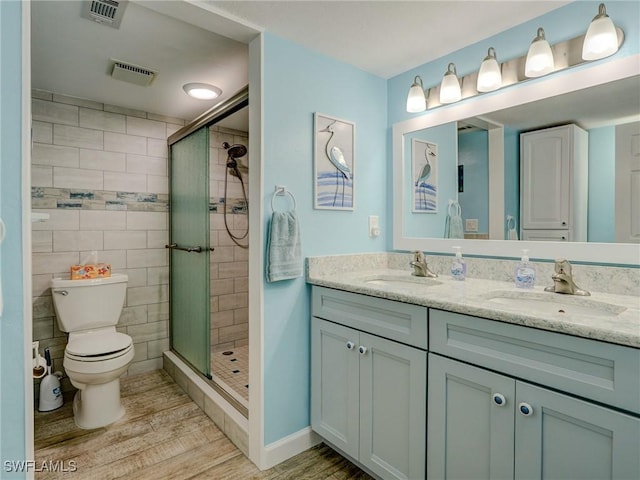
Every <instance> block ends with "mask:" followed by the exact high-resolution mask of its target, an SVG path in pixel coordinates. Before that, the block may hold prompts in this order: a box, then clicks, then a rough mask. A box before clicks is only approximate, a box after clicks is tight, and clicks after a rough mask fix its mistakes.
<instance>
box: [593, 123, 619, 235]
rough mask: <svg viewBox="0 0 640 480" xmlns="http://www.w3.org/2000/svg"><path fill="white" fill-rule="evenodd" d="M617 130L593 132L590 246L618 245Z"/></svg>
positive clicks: (604, 128)
mask: <svg viewBox="0 0 640 480" xmlns="http://www.w3.org/2000/svg"><path fill="white" fill-rule="evenodd" d="M615 151H616V128H615V127H611V126H610V127H601V128H592V129H591V130H589V207H588V208H589V216H588V218H587V240H588V241H589V242H606V243H610V242H615V240H616V229H615V203H616V196H615V187H616V178H615V177H616V156H615Z"/></svg>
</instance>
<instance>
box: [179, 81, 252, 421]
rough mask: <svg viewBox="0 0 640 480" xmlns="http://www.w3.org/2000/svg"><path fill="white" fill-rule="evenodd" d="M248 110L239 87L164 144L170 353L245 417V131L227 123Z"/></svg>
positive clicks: (235, 123) (246, 232) (246, 273)
mask: <svg viewBox="0 0 640 480" xmlns="http://www.w3.org/2000/svg"><path fill="white" fill-rule="evenodd" d="M247 105H248V90H247V89H244V90H243V91H241V92H239V93H238V94H236V95H235V96H234V97H233V98H231V99H230V100H228V101H226V102H224V103H223V104H221V105H219V106H217V107H214V108H213V109H212V110H210V111H209V112H207V113H205V114H203V115H202V116H201V117H199V118H198V119H196V120H195V121H194V122H193V123H192V124H190V125H187V126H186V127H184V128H183V129H181V130H180V131H178V132H176V133H175V134H174V135H172V136H171V137H170V138H169V140H168V142H169V159H170V161H169V169H170V170H169V181H170V200H169V204H170V205H169V208H170V214H169V224H170V226H169V235H170V239H169V244H168V245H167V248H169V250H170V263H169V265H170V267H169V271H170V284H169V292H170V299H169V301H170V322H169V323H170V340H171V349H172V351H173V352H174V353H176V354H178V355H179V356H180V357H181V358H182V359H183V360H184V361H186V362H187V363H188V364H190V366H191V367H192V368H193V369H194V370H196V371H197V372H198V373H200V374H201V375H202V376H203V377H205V378H207V379H208V380H209V383H210V385H211V386H212V388H214V389H215V390H216V391H218V393H220V394H221V395H222V396H223V397H224V398H225V399H226V400H227V401H229V402H230V403H231V404H232V405H234V406H235V407H236V408H237V409H238V410H239V411H240V412H241V413H243V414H244V415H245V416H248V398H249V397H248V393H249V383H248V320H249V319H248V294H249V292H248V208H249V202H248V152H247V147H246V146H247V145H248V133H247V131H244V130H246V129H244V130H242V129H238V128H237V125H238V122H237V121H233V122H231V120H233V119H234V117H235V118H236V119H237V117H242V116H243V112H246V110H247ZM243 109H244V110H243ZM245 116H246V114H245ZM230 122H231V123H230ZM242 123H243V122H240V124H242ZM245 123H246V122H245ZM226 125H229V126H226ZM230 127H233V128H230Z"/></svg>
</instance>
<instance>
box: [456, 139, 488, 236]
mask: <svg viewBox="0 0 640 480" xmlns="http://www.w3.org/2000/svg"><path fill="white" fill-rule="evenodd" d="M458 165H464V182H463V185H464V191H463V192H460V193H458V202H459V203H460V207H461V209H462V218H463V219H468V218H475V219H477V220H478V233H486V234H487V235H488V234H489V189H488V187H489V133H488V132H487V131H486V130H482V131H479V132H469V133H464V134H461V135H458Z"/></svg>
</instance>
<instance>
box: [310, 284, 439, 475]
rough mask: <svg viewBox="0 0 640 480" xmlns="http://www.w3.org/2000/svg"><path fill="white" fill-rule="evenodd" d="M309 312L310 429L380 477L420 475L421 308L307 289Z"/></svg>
mask: <svg viewBox="0 0 640 480" xmlns="http://www.w3.org/2000/svg"><path fill="white" fill-rule="evenodd" d="M312 315H313V317H312V322H311V371H312V375H311V426H312V428H313V430H314V431H316V432H317V433H318V434H320V436H322V437H323V438H324V439H325V440H326V441H327V442H328V443H330V444H331V445H333V446H334V447H336V448H337V449H338V450H341V451H342V452H343V453H344V454H346V455H347V456H349V457H351V459H352V460H355V461H356V462H358V463H360V464H361V465H362V466H364V467H365V468H367V469H369V470H370V471H371V472H373V473H375V474H377V475H379V476H380V477H382V478H385V479H407V478H410V479H421V478H425V451H426V443H425V442H426V414H427V412H426V408H425V406H426V400H427V398H426V395H427V353H426V349H427V328H426V327H427V309H426V308H425V307H418V306H414V305H408V304H404V303H400V302H394V301H388V300H382V299H378V298H374V297H367V296H364V295H357V294H352V293H346V292H341V291H338V290H331V289H327V288H321V287H314V288H313V296H312ZM398 339H402V341H403V342H404V343H400V341H397V340H398ZM406 343H410V344H411V345H412V346H410V345H406Z"/></svg>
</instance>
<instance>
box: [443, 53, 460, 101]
mask: <svg viewBox="0 0 640 480" xmlns="http://www.w3.org/2000/svg"><path fill="white" fill-rule="evenodd" d="M461 98H462V91H461V90H460V82H459V81H458V74H457V72H456V66H455V64H454V63H450V64H449V66H448V67H447V73H445V74H444V76H443V77H442V83H440V103H454V102H457V101H458V100H460V99H461Z"/></svg>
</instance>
